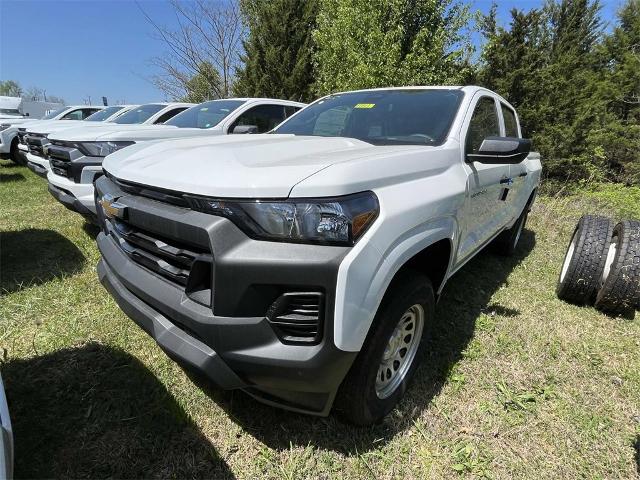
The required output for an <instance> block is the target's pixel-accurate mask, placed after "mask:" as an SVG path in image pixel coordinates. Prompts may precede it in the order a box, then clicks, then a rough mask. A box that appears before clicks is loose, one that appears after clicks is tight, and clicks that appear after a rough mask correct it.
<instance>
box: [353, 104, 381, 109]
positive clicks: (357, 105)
mask: <svg viewBox="0 0 640 480" xmlns="http://www.w3.org/2000/svg"><path fill="white" fill-rule="evenodd" d="M375 106H376V104H375V103H358V104H356V106H355V107H353V108H373V107H375Z"/></svg>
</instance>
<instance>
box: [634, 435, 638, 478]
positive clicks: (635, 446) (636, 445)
mask: <svg viewBox="0 0 640 480" xmlns="http://www.w3.org/2000/svg"><path fill="white" fill-rule="evenodd" d="M633 449H634V450H635V454H636V470H637V471H638V475H640V435H638V436H637V437H636V441H635V443H634V444H633Z"/></svg>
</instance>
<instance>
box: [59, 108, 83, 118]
mask: <svg viewBox="0 0 640 480" xmlns="http://www.w3.org/2000/svg"><path fill="white" fill-rule="evenodd" d="M83 118H84V117H83V115H82V110H72V111H71V112H69V113H67V114H66V115H65V116H64V117H62V118H61V119H60V120H82V119H83Z"/></svg>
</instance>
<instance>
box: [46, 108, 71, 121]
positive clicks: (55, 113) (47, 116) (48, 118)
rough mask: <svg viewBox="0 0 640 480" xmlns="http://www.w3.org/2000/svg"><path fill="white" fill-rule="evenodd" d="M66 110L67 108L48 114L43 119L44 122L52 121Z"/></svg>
mask: <svg viewBox="0 0 640 480" xmlns="http://www.w3.org/2000/svg"><path fill="white" fill-rule="evenodd" d="M66 110H67V107H64V108H59V109H57V110H52V111H51V112H49V113H47V114H46V115H45V116H44V117H42V120H51V119H52V118H53V117H57V116H58V115H60V114H61V113H62V112H64V111H66Z"/></svg>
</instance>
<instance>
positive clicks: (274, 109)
mask: <svg viewBox="0 0 640 480" xmlns="http://www.w3.org/2000/svg"><path fill="white" fill-rule="evenodd" d="M304 106H305V104H303V103H298V102H291V101H288V100H277V99H271V98H230V99H225V100H212V101H210V102H204V103H201V104H199V105H196V106H194V107H192V108H190V109H188V110H185V111H184V112H182V113H180V114H178V115H176V116H175V117H173V118H172V119H171V120H169V121H168V122H166V123H164V124H162V125H118V124H117V123H118V121H116V124H112V125H108V126H107V125H105V126H104V127H101V128H93V129H91V130H88V129H83V128H79V129H73V130H64V131H59V132H55V133H52V134H51V135H49V138H48V140H49V141H51V144H49V145H48V146H47V153H46V155H45V156H44V157H43V158H42V159H40V162H39V164H40V165H42V164H43V162H50V165H51V168H50V170H51V171H49V172H48V175H47V179H48V181H49V192H50V193H51V194H52V195H53V196H54V197H55V198H56V199H57V200H58V201H59V202H60V203H62V204H63V205H65V206H66V207H67V208H69V209H71V210H74V211H76V212H78V213H80V214H81V215H83V216H84V217H86V218H87V219H88V220H89V221H93V222H95V219H96V217H95V214H96V210H95V203H94V198H93V197H94V195H93V182H94V180H95V179H96V178H97V176H99V175H100V174H101V173H102V160H103V159H104V157H105V156H106V155H108V154H110V153H112V152H115V151H117V150H119V149H121V148H123V147H126V146H128V145H132V144H134V143H140V142H144V141H149V140H157V139H169V138H186V137H201V136H206V137H212V136H217V135H223V134H227V133H252V132H257V133H263V132H267V131H269V130H271V129H272V128H273V127H275V126H276V125H278V124H279V123H281V122H282V121H283V120H284V119H285V118H287V117H289V116H291V115H292V114H293V113H295V112H297V111H298V110H300V109H301V108H302V107H304Z"/></svg>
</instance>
